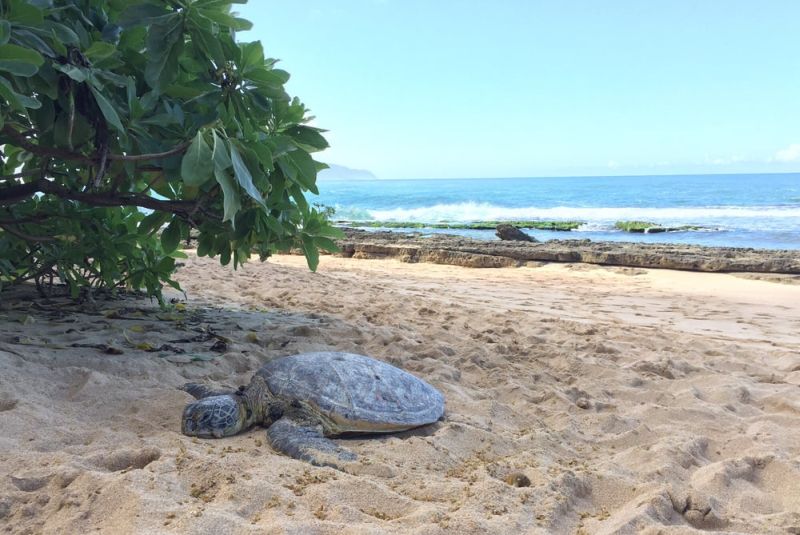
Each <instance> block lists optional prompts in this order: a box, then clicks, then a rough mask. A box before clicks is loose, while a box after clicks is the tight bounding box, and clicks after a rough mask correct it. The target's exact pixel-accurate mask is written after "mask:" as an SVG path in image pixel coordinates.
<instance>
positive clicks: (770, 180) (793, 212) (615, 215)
mask: <svg viewBox="0 0 800 535" xmlns="http://www.w3.org/2000/svg"><path fill="white" fill-rule="evenodd" d="M318 186H319V190H320V195H319V196H318V197H314V196H311V198H310V199H309V200H310V201H311V202H314V203H318V204H321V205H324V206H329V207H332V208H334V209H335V210H336V212H335V214H334V216H333V219H334V220H337V221H343V222H348V223H349V224H351V226H358V222H364V221H367V222H369V221H372V222H375V221H381V222H383V221H388V222H411V223H441V222H449V223H477V222H481V221H501V220H548V221H550V220H558V221H581V222H583V225H581V226H580V227H579V228H577V229H576V230H573V231H570V232H559V231H547V230H528V231H527V232H528V233H529V234H531V235H533V236H534V237H536V238H537V239H539V240H549V239H584V238H589V239H591V240H595V241H635V242H648V243H688V244H699V245H713V246H725V247H754V248H767V249H800V174H748V175H680V176H636V177H574V178H493V179H436V180H350V181H347V180H338V179H325V180H320V182H319V184H318ZM617 221H647V222H652V223H656V224H659V225H661V226H666V227H678V226H697V227H701V228H700V229H697V230H688V231H678V232H666V233H658V234H635V233H629V232H624V231H621V230H617V229H615V228H614V224H615V222H617ZM391 230H394V231H403V229H398V228H392V229H391ZM411 230H415V231H421V232H430V233H433V232H447V233H450V234H459V235H463V236H470V237H474V238H482V239H496V238H495V236H494V232H493V231H491V230H468V229H447V230H442V229H419V228H414V229H411Z"/></svg>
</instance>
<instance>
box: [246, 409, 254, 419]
mask: <svg viewBox="0 0 800 535" xmlns="http://www.w3.org/2000/svg"><path fill="white" fill-rule="evenodd" d="M251 416H253V411H251V410H250V409H247V419H248V420H249V419H250V417H251Z"/></svg>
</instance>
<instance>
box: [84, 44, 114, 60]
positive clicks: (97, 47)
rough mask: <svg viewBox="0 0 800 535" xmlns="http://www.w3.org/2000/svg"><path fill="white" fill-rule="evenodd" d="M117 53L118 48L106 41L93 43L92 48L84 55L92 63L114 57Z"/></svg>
mask: <svg viewBox="0 0 800 535" xmlns="http://www.w3.org/2000/svg"><path fill="white" fill-rule="evenodd" d="M116 52H117V47H115V46H114V45H112V44H111V43H106V42H104V41H95V42H94V43H92V46H90V47H89V48H88V49H86V50H85V51H84V52H83V54H84V55H85V56H86V57H88V58H89V59H91V60H92V61H100V60H101V59H105V58H108V57H111V56H113V55H114V54H115V53H116Z"/></svg>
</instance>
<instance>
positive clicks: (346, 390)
mask: <svg viewBox="0 0 800 535" xmlns="http://www.w3.org/2000/svg"><path fill="white" fill-rule="evenodd" d="M182 388H183V390H185V391H186V392H188V393H190V394H191V395H193V396H194V397H195V398H197V400H198V401H194V402H192V403H189V404H188V405H187V406H186V408H185V409H184V411H183V418H182V427H181V429H182V431H183V433H184V434H185V435H189V436H196V437H203V438H211V437H214V438H220V437H226V436H230V435H235V434H236V433H239V432H241V431H244V430H246V429H249V428H250V427H252V426H254V425H256V424H263V425H265V426H268V427H269V429H267V439H268V441H269V443H270V444H271V445H272V447H273V448H274V449H276V450H278V451H280V452H282V453H285V454H286V455H289V456H291V457H294V458H295V459H302V460H304V461H308V462H310V463H311V464H314V465H317V466H332V467H335V468H341V465H340V461H354V460H355V459H356V455H355V454H354V453H353V452H351V451H349V450H347V449H345V448H342V447H341V446H338V445H337V444H335V443H334V442H332V441H331V440H329V439H328V438H327V437H331V436H337V435H344V434H363V433H391V432H393V431H403V430H406V429H411V428H413V427H418V426H421V425H426V424H430V423H433V422H435V421H437V420H439V419H440V418H441V417H442V415H443V414H444V397H442V394H440V393H439V391H437V390H436V389H435V388H433V387H432V386H431V385H429V384H428V383H426V382H425V381H423V380H422V379H419V378H417V377H415V376H413V375H411V374H410V373H408V372H405V371H403V370H401V369H399V368H395V367H394V366H391V365H389V364H386V363H384V362H380V361H377V360H375V359H372V358H370V357H365V356H363V355H355V354H352V353H337V352H332V351H325V352H319V353H303V354H300V355H292V356H289V357H283V358H278V359H276V360H273V361H271V362H268V363H266V364H264V366H262V367H261V369H259V370H258V371H257V372H256V373H255V375H254V376H253V379H252V380H251V381H250V384H249V385H248V386H246V387H240V388H239V390H238V391H235V392H216V391H213V390H211V389H209V388H208V387H206V386H204V385H200V384H195V383H189V384H186V385H184V386H183V387H182Z"/></svg>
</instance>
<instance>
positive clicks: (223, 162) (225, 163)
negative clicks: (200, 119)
mask: <svg viewBox="0 0 800 535" xmlns="http://www.w3.org/2000/svg"><path fill="white" fill-rule="evenodd" d="M212 136H213V139H214V155H213V157H212V158H213V160H214V167H215V168H216V169H219V170H222V171H224V170H225V169H227V168H228V167H230V166H231V165H233V164H232V163H231V159H230V156H228V149H227V147H226V146H225V143H224V142H223V141H222V140H221V139H220V138H219V136H218V135H217V132H216V131H213V132H212Z"/></svg>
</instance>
